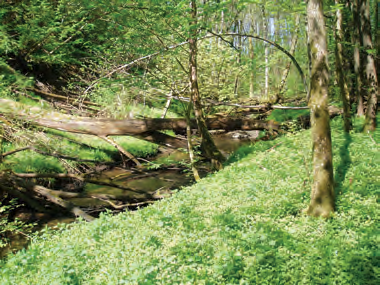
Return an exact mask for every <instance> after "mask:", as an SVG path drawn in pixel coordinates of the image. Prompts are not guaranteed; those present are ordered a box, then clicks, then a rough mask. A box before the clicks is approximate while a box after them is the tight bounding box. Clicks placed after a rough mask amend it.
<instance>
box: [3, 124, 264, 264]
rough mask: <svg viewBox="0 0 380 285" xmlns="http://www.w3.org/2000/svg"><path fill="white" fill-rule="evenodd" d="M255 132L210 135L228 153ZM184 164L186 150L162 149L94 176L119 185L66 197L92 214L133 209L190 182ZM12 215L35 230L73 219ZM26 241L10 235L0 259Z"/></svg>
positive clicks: (202, 168) (204, 170)
mask: <svg viewBox="0 0 380 285" xmlns="http://www.w3.org/2000/svg"><path fill="white" fill-rule="evenodd" d="M258 135H259V132H258V131H252V132H231V133H228V134H225V133H224V132H214V134H213V137H214V140H215V144H216V145H217V147H218V148H219V149H220V150H221V151H222V153H223V154H224V155H226V156H229V155H231V154H232V153H233V152H234V151H236V150H237V149H238V148H239V147H241V146H244V145H248V144H251V143H252V141H254V140H255V139H256V138H257V137H258ZM188 164H189V161H188V154H187V153H185V152H182V151H179V150H175V151H173V152H162V153H159V154H158V155H157V156H156V157H155V158H154V159H153V160H152V161H151V162H148V164H147V165H148V166H147V169H145V170H138V169H123V168H120V167H112V168H110V169H106V170H104V171H102V172H101V174H100V175H98V176H97V177H96V179H97V180H99V181H111V182H112V183H114V184H116V185H118V186H121V187H122V188H123V189H121V188H119V187H110V186H104V185H95V184H90V183H88V184H86V185H85V187H84V189H83V191H82V192H81V193H78V194H79V195H78V197H73V198H68V199H66V200H68V201H70V202H71V203H72V204H74V205H75V206H78V207H81V208H82V209H83V210H84V211H85V212H87V213H89V214H91V215H94V216H98V215H99V214H100V213H101V212H104V211H105V210H111V211H113V212H114V213H115V214H116V213H118V212H121V211H125V210H136V209H139V208H141V207H144V206H147V205H149V204H152V203H154V201H157V200H160V199H163V198H166V197H170V195H171V194H172V191H173V190H174V189H180V188H181V187H184V186H188V185H191V184H192V183H194V179H193V176H192V173H191V171H189V168H188V167H186V166H187V165H188ZM168 165H169V166H168ZM163 166H164V167H163ZM156 168H157V169H156ZM198 168H199V172H200V175H201V176H202V177H204V176H206V175H208V174H209V173H210V171H209V167H208V166H207V164H205V163H202V162H200V164H199V165H198ZM14 215H15V217H16V218H19V219H21V220H23V221H26V222H36V223H37V224H36V226H35V228H34V229H33V231H35V232H38V231H40V230H41V229H43V228H45V227H49V228H54V227H56V226H57V225H58V224H61V223H66V224H67V223H72V222H74V221H75V218H73V217H72V216H67V215H64V214H61V215H59V216H56V215H54V216H51V215H46V214H42V213H31V212H30V211H29V210H28V209H26V208H20V209H19V210H18V211H17V212H16V213H15V214H14ZM28 243H29V239H28V238H27V236H25V235H23V234H18V235H15V236H13V237H12V238H11V242H10V244H9V246H7V247H4V248H2V249H0V259H1V258H4V257H5V256H6V255H7V254H9V253H11V252H16V251H18V250H20V249H22V248H25V247H27V245H28Z"/></svg>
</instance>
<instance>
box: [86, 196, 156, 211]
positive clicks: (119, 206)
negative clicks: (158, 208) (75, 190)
mask: <svg viewBox="0 0 380 285" xmlns="http://www.w3.org/2000/svg"><path fill="white" fill-rule="evenodd" d="M91 197H92V198H94V199H98V200H100V201H104V202H106V203H108V204H110V205H111V206H112V208H114V209H115V210H122V209H124V208H127V207H138V206H142V205H146V204H153V203H154V202H155V201H144V202H139V203H133V204H123V205H116V204H115V203H113V202H112V201H110V200H108V199H105V198H102V197H99V196H91Z"/></svg>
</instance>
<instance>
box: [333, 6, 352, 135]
mask: <svg viewBox="0 0 380 285" xmlns="http://www.w3.org/2000/svg"><path fill="white" fill-rule="evenodd" d="M342 2H343V1H342V0H335V4H337V5H338V4H342ZM343 21H344V19H343V13H342V9H338V10H337V11H336V34H335V37H336V39H335V69H336V73H337V79H338V85H339V89H340V97H341V99H342V102H343V121H344V130H345V131H346V132H349V131H350V130H351V128H352V124H351V108H350V93H349V91H348V87H347V80H346V76H345V74H344V72H343V69H344V66H345V65H346V64H345V63H344V61H345V53H344V50H343V44H342V42H343V41H344V35H343Z"/></svg>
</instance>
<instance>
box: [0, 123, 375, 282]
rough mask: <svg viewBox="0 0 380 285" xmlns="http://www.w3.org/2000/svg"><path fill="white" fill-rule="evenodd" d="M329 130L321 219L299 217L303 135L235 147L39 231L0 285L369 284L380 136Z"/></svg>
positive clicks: (304, 173) (306, 156) (305, 187)
mask: <svg viewBox="0 0 380 285" xmlns="http://www.w3.org/2000/svg"><path fill="white" fill-rule="evenodd" d="M340 125H342V121H341V120H340V119H339V120H334V121H333V144H334V156H335V158H334V167H335V180H336V191H337V207H336V210H337V211H336V213H335V214H334V216H333V217H332V218H331V219H329V220H327V221H326V220H323V219H318V218H311V217H307V216H304V215H302V214H301V213H300V211H301V210H302V209H304V208H306V207H307V204H308V202H309V193H310V182H311V173H310V172H311V169H312V167H311V163H310V161H311V151H310V149H311V145H310V131H305V132H302V133H299V134H296V135H289V136H284V137H282V138H280V139H278V140H276V141H269V142H260V143H257V144H256V145H254V146H251V147H245V148H243V149H240V150H239V151H238V152H236V153H235V156H233V157H231V158H230V162H229V164H228V166H226V167H225V169H224V170H223V171H221V172H219V173H216V174H214V175H210V176H209V177H207V178H205V179H203V180H201V181H200V182H199V183H197V184H195V185H193V186H191V187H187V188H184V189H182V191H180V192H178V193H177V194H176V195H174V196H173V197H172V198H169V199H166V200H162V201H160V202H157V203H156V204H154V205H152V206H150V207H147V208H144V209H142V210H140V211H136V212H128V213H123V214H119V215H117V216H109V215H103V216H101V217H100V218H99V219H98V220H96V221H95V222H92V223H83V222H80V223H76V224H72V225H68V226H67V225H66V226H63V227H62V229H61V230H60V231H58V232H47V231H46V233H45V234H44V235H42V236H40V237H39V238H37V239H36V241H34V242H33V243H32V245H31V246H30V247H29V248H28V249H27V250H23V251H21V252H19V253H17V254H16V255H12V256H9V257H8V259H7V260H6V261H3V262H2V263H0V267H1V269H0V276H1V277H0V283H1V284H39V285H40V284H378V283H377V282H378V277H379V276H378V275H379V263H380V252H379V247H378V245H379V236H378V235H377V234H378V224H377V223H378V222H379V207H378V204H377V198H378V194H379V192H378V189H379V182H380V181H379V175H378V174H379V165H380V164H379V145H378V142H379V141H380V132H379V131H377V132H376V133H374V134H372V135H371V136H369V135H368V134H361V133H357V132H352V133H351V134H350V135H344V133H343V131H342V129H341V127H340ZM376 142H377V144H376Z"/></svg>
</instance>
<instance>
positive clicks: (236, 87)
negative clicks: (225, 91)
mask: <svg viewBox="0 0 380 285" xmlns="http://www.w3.org/2000/svg"><path fill="white" fill-rule="evenodd" d="M235 25H236V27H235V29H236V30H235V32H236V33H238V34H239V33H240V32H241V27H242V24H241V21H240V20H237V21H236V23H235ZM241 47H242V46H241V36H237V49H238V50H239V51H238V55H237V60H236V63H237V65H240V63H241ZM239 73H240V72H239V71H238V74H236V77H235V87H234V96H235V98H238V97H239V87H240V82H239V75H240V74H239Z"/></svg>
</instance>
